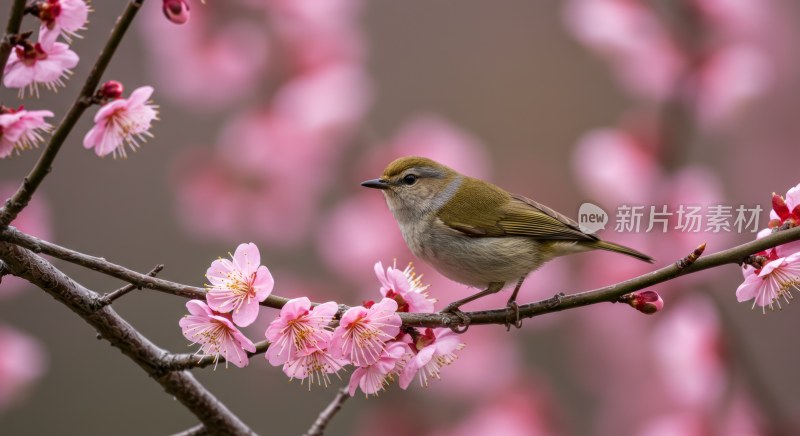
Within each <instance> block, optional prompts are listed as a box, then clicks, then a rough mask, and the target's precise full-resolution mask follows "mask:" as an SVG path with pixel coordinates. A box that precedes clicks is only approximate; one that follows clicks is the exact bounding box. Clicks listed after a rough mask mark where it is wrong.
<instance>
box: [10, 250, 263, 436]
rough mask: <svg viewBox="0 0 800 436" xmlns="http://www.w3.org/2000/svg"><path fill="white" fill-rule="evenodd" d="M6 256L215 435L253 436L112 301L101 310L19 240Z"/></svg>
mask: <svg viewBox="0 0 800 436" xmlns="http://www.w3.org/2000/svg"><path fill="white" fill-rule="evenodd" d="M0 258H2V259H3V261H5V262H6V264H7V265H8V267H9V269H10V270H11V272H12V273H13V274H14V275H16V276H18V277H22V278H23V279H25V280H27V281H29V282H31V284H33V285H35V286H37V287H39V288H41V289H43V290H44V291H45V292H47V293H48V294H50V296H52V297H53V298H55V299H56V300H58V301H59V302H61V303H62V304H64V305H65V306H67V307H68V308H70V309H71V310H72V311H73V312H75V313H76V314H78V316H80V317H81V318H83V320H84V321H86V322H87V323H88V324H89V325H91V326H92V327H94V328H95V329H96V330H97V332H98V334H100V336H102V337H103V338H104V339H106V340H107V341H109V342H110V343H111V345H113V346H115V347H117V348H119V349H120V351H122V353H123V354H125V355H126V356H128V357H129V358H130V359H131V360H133V361H134V362H136V364H137V365H139V366H140V367H141V368H142V369H143V370H144V371H145V372H146V373H147V374H148V375H149V376H150V377H152V378H153V379H154V380H155V381H156V382H158V383H159V384H160V385H161V386H162V387H163V388H164V390H165V391H166V392H167V393H168V394H170V395H172V396H174V397H175V398H176V399H177V400H178V401H180V402H181V404H183V405H184V406H185V407H186V408H187V409H189V411H191V412H192V413H193V414H194V415H195V416H196V417H197V419H198V420H200V422H202V423H203V424H204V425H205V426H206V428H207V429H208V430H209V431H211V432H213V433H214V434H232V435H251V434H255V433H253V431H252V430H250V428H248V427H247V425H246V424H245V423H244V422H242V421H241V420H240V419H239V418H238V417H237V416H236V415H234V414H233V412H231V411H230V410H228V408H227V407H225V405H224V404H222V403H221V402H220V401H219V400H218V399H217V398H216V397H214V395H213V394H211V393H210V392H209V391H208V390H207V389H206V388H205V387H203V385H201V384H200V383H199V382H198V381H197V380H196V379H195V378H194V376H193V375H192V374H191V373H190V372H188V371H163V370H161V368H159V367H158V365H156V364H155V362H159V361H160V359H161V358H162V356H163V355H164V354H165V351H164V350H162V349H161V348H159V347H157V346H156V345H155V344H153V343H152V342H150V340H149V339H147V338H146V337H144V336H143V335H142V334H141V333H139V332H138V331H137V330H136V329H135V328H134V327H133V326H132V325H130V324H129V323H128V322H127V321H125V320H124V319H123V318H122V317H121V316H119V315H118V314H117V312H115V311H114V309H113V308H112V307H111V306H106V307H103V308H101V309H100V310H96V308H95V301H96V300H97V299H98V298H99V295H98V294H97V293H95V292H92V291H90V290H89V289H86V288H85V287H83V286H82V285H80V284H78V283H77V282H75V281H74V280H72V279H71V278H70V277H69V276H67V275H66V274H64V273H63V272H61V271H60V270H58V269H57V268H56V267H54V266H53V265H51V264H50V263H49V262H47V261H46V260H44V259H42V258H41V257H39V256H37V255H35V254H33V253H31V252H30V251H28V250H26V249H24V248H22V247H18V246H16V245H13V244H8V243H0Z"/></svg>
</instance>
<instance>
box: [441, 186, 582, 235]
mask: <svg viewBox="0 0 800 436" xmlns="http://www.w3.org/2000/svg"><path fill="white" fill-rule="evenodd" d="M437 216H438V218H439V219H440V220H441V221H442V222H443V223H444V224H445V225H447V226H448V227H450V228H451V229H453V230H456V231H458V232H461V233H463V234H465V235H468V236H473V237H502V236H527V237H530V238H533V239H541V240H561V241H595V240H597V238H596V237H594V236H592V235H588V234H586V233H583V232H582V231H581V230H580V229H579V228H578V223H576V222H575V221H573V220H571V219H569V218H567V217H566V216H564V215H561V214H560V213H558V212H556V211H554V210H552V209H550V208H549V207H547V206H545V205H542V204H539V203H537V202H535V201H533V200H531V199H528V198H525V197H522V196H519V195H511V194H508V193H507V192H505V191H503V190H502V189H500V188H498V187H496V186H494V185H488V186H487V185H485V184H483V182H480V181H478V180H475V179H471V178H465V180H464V182H463V183H462V185H461V187H460V188H459V190H458V191H457V192H456V194H455V195H454V196H453V198H452V199H451V200H450V201H449V202H448V203H447V204H446V205H445V206H443V207H442V208H441V209H440V210H439V212H438V214H437Z"/></svg>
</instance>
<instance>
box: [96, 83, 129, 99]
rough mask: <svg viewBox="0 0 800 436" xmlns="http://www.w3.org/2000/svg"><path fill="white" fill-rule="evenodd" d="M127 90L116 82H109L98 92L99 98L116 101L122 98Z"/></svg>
mask: <svg viewBox="0 0 800 436" xmlns="http://www.w3.org/2000/svg"><path fill="white" fill-rule="evenodd" d="M124 90H125V88H124V87H123V86H122V84H121V83H119V82H117V81H116V80H109V81H108V82H106V83H104V84H102V85H101V86H100V89H98V90H97V96H98V97H99V98H101V99H103V100H116V99H118V98H120V97H122V92H123V91H124Z"/></svg>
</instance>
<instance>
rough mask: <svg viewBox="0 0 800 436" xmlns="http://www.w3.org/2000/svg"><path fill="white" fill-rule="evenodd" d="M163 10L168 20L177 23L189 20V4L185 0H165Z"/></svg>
mask: <svg viewBox="0 0 800 436" xmlns="http://www.w3.org/2000/svg"><path fill="white" fill-rule="evenodd" d="M161 10H162V11H163V12H164V16H165V17H167V19H168V20H170V21H172V22H173V23H175V24H184V23H186V22H187V21H189V16H190V15H191V13H190V12H189V4H188V3H186V1H185V0H164V3H163V4H162V7H161Z"/></svg>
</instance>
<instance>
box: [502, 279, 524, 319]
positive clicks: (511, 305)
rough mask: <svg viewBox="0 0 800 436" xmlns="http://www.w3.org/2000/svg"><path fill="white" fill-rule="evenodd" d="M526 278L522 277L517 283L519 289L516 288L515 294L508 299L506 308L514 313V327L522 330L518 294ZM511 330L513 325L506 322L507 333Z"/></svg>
mask: <svg viewBox="0 0 800 436" xmlns="http://www.w3.org/2000/svg"><path fill="white" fill-rule="evenodd" d="M525 277H527V276H522V277H520V279H519V281H518V282H517V287H515V288H514V292H512V293H511V298H509V299H508V303H506V306H507V307H508V308H509V309H511V310H512V311H513V312H514V318H513V319H514V327H516V328H521V327H522V320H521V319H519V304H517V294H519V288H521V287H522V282H524V281H525ZM508 330H511V323H510V322H506V331H508Z"/></svg>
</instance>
